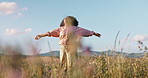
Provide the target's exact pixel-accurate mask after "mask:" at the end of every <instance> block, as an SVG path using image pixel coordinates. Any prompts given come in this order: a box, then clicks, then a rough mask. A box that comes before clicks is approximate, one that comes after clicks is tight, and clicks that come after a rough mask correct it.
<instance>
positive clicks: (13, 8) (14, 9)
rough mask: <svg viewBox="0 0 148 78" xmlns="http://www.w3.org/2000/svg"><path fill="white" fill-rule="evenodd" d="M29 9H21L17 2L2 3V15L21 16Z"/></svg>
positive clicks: (0, 10)
mask: <svg viewBox="0 0 148 78" xmlns="http://www.w3.org/2000/svg"><path fill="white" fill-rule="evenodd" d="M26 10H28V8H26V7H24V8H19V6H18V5H17V3H15V2H0V15H10V14H17V15H18V14H19V15H20V13H21V12H23V11H26Z"/></svg>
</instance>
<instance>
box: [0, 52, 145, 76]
mask: <svg viewBox="0 0 148 78" xmlns="http://www.w3.org/2000/svg"><path fill="white" fill-rule="evenodd" d="M0 78H148V57H142V58H124V57H121V56H112V57H110V56H106V55H103V54H102V55H100V56H91V57H90V56H79V57H78V60H77V61H76V62H75V64H74V65H73V66H72V67H71V69H70V70H68V71H65V70H64V69H63V68H61V66H60V63H59V58H58V57H47V56H46V57H44V56H43V57H41V56H20V55H7V56H6V55H1V56H0Z"/></svg>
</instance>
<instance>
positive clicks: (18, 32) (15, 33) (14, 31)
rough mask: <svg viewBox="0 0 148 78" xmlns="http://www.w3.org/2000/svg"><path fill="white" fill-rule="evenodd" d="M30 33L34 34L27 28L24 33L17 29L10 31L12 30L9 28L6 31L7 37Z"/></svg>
mask: <svg viewBox="0 0 148 78" xmlns="http://www.w3.org/2000/svg"><path fill="white" fill-rule="evenodd" d="M29 32H32V29H31V28H27V29H25V30H24V31H22V32H20V31H19V30H17V29H10V28H8V29H6V30H5V35H18V34H25V33H29Z"/></svg>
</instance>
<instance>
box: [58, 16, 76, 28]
mask: <svg viewBox="0 0 148 78" xmlns="http://www.w3.org/2000/svg"><path fill="white" fill-rule="evenodd" d="M66 18H69V19H70V20H71V21H72V25H73V26H78V24H79V22H78V21H77V19H76V18H75V17H73V16H67V17H66ZM64 19H65V18H64ZM64 19H63V20H62V22H61V24H60V27H62V26H64V25H65V24H64Z"/></svg>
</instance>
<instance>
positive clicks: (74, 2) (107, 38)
mask: <svg viewBox="0 0 148 78" xmlns="http://www.w3.org/2000/svg"><path fill="white" fill-rule="evenodd" d="M147 4H148V0H122V1H121V0H85V1H84V0H81V1H80V0H71V1H70V0H0V40H1V42H3V43H12V44H13V43H16V42H17V43H20V44H22V46H24V45H26V41H28V42H32V43H33V44H37V45H39V48H40V49H41V52H47V51H49V50H50V51H55V50H59V44H58V41H59V39H58V38H53V37H45V38H42V39H40V40H38V41H36V40H34V37H35V36H36V35H38V34H42V33H46V32H48V31H50V30H52V29H55V28H58V27H59V24H60V22H61V20H62V19H63V18H64V17H66V16H74V17H76V18H77V20H78V21H79V27H82V28H85V29H88V30H91V31H95V32H98V33H100V34H102V36H101V38H98V37H95V36H92V37H87V38H83V39H82V42H83V45H84V47H85V46H86V47H91V48H92V50H93V51H105V50H109V49H113V48H114V43H115V37H116V35H117V33H118V32H119V31H120V33H119V35H118V38H117V40H116V48H117V50H121V48H123V47H124V51H125V52H128V53H131V52H132V53H133V52H139V51H138V48H137V46H138V44H137V41H138V40H141V41H143V43H144V44H145V45H146V46H147V45H148V43H147V42H148V31H147V30H148V22H147V21H148V5H147ZM128 34H129V36H128ZM127 36H128V37H127ZM126 37H127V39H126ZM29 40H30V41H29ZM1 44H2V43H1ZM24 47H26V46H24Z"/></svg>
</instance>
